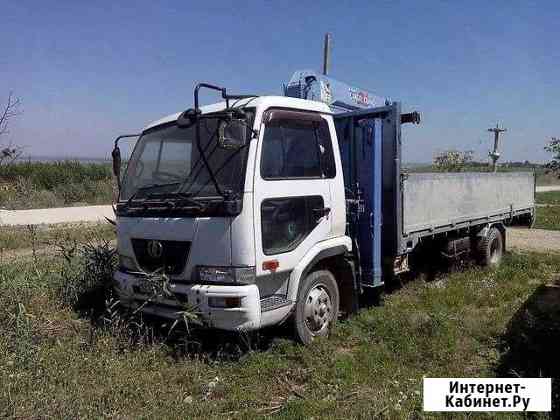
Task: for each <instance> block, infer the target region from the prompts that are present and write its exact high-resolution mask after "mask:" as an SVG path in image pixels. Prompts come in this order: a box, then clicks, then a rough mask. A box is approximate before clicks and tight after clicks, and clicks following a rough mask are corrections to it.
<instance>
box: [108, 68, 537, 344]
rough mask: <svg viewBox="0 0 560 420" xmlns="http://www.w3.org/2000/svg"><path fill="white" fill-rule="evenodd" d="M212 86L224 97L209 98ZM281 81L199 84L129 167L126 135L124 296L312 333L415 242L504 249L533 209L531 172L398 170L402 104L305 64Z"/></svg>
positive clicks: (143, 304)
mask: <svg viewBox="0 0 560 420" xmlns="http://www.w3.org/2000/svg"><path fill="white" fill-rule="evenodd" d="M201 89H210V90H213V91H217V92H218V93H220V94H221V96H222V98H223V99H224V102H221V103H217V104H213V105H209V106H203V107H200V106H199V91H200V90H201ZM284 93H285V96H253V95H230V94H228V93H227V91H226V89H224V88H221V87H217V86H213V85H208V84H199V85H198V86H197V87H196V88H195V93H194V108H192V109H189V110H187V111H185V112H181V113H178V114H174V115H170V116H167V117H165V118H162V119H160V120H158V121H156V122H154V123H152V124H150V125H148V126H147V127H146V128H145V129H144V130H143V131H142V133H141V134H140V135H139V139H138V140H137V142H136V146H135V148H134V151H133V153H132V155H131V157H130V160H129V162H128V165H127V168H126V171H125V173H124V176H123V177H122V181H121V176H120V167H121V159H120V150H119V148H118V140H119V139H120V138H122V136H121V137H119V138H118V139H117V141H116V142H115V149H114V151H113V158H114V170H115V175H116V176H117V178H118V179H119V186H120V195H119V199H118V202H117V203H116V216H117V218H116V224H117V233H118V254H119V268H118V270H117V271H116V273H115V274H114V280H115V284H116V290H117V291H118V293H119V295H120V297H121V300H122V303H123V304H125V305H128V306H131V307H133V308H138V309H140V310H141V311H142V312H145V313H149V314H154V315H157V316H161V317H166V318H172V319H176V318H177V317H178V316H179V315H178V314H180V311H181V308H182V307H184V305H189V306H190V307H191V308H196V310H197V311H198V312H199V314H200V318H201V320H202V321H203V322H204V324H205V325H206V326H207V327H209V328H216V329H222V330H232V331H241V330H245V331H250V330H256V329H259V328H263V327H266V326H272V325H276V324H280V323H283V322H285V321H287V320H290V321H291V322H293V325H294V330H295V334H296V336H297V338H299V340H301V341H302V342H303V343H310V342H311V341H312V340H313V338H314V337H316V336H322V335H326V334H328V331H329V329H330V327H331V326H332V325H333V323H334V322H335V321H336V319H337V317H338V316H339V313H340V312H345V313H352V312H354V311H356V310H357V308H358V298H359V296H360V294H361V293H363V292H364V290H366V289H367V288H371V289H373V290H380V287H381V286H383V284H384V281H386V280H387V279H388V278H390V277H391V276H394V275H395V274H399V273H402V272H405V271H407V270H408V256H409V254H411V253H412V252H413V251H414V250H415V249H417V248H418V247H419V246H424V247H426V246H428V247H432V248H434V249H437V250H438V251H439V252H441V253H443V254H444V255H446V256H449V257H454V256H457V255H460V254H462V253H465V252H470V251H474V253H475V255H476V256H477V258H479V260H480V261H481V262H482V263H485V264H498V263H499V261H500V258H501V255H502V253H503V251H504V249H505V225H506V222H510V221H516V220H518V221H524V222H527V223H530V222H531V220H532V218H533V215H534V177H533V174H531V173H529V174H497V175H495V174H489V173H485V174H427V175H426V174H419V175H414V174H404V173H401V172H402V171H401V162H400V160H401V154H400V145H401V129H400V127H401V124H403V123H410V122H419V115H418V114H417V113H409V114H401V111H400V104H399V103H397V102H390V101H388V100H385V99H383V98H379V97H376V96H374V95H372V94H370V93H368V92H365V91H362V90H359V89H355V88H352V87H348V86H347V85H345V84H343V83H340V82H337V81H335V80H333V79H331V78H327V77H326V76H321V75H318V74H314V73H313V72H309V71H304V72H298V73H296V74H295V75H294V77H293V78H292V80H291V81H290V83H289V84H288V85H287V86H286V88H285V92H284ZM153 273H161V274H163V275H165V277H166V278H167V279H168V287H167V288H168V294H167V295H158V296H155V297H154V296H153V295H151V294H150V290H151V289H150V287H149V286H146V279H147V278H151V277H150V276H153Z"/></svg>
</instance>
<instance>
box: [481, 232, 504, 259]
mask: <svg viewBox="0 0 560 420" xmlns="http://www.w3.org/2000/svg"><path fill="white" fill-rule="evenodd" d="M503 254H504V238H503V236H502V232H500V231H499V230H498V229H496V228H495V227H492V228H490V231H489V232H488V234H487V235H486V236H485V237H484V238H481V239H480V240H479V241H478V260H479V263H480V265H482V266H484V267H497V266H499V265H500V262H501V261H502V256H503Z"/></svg>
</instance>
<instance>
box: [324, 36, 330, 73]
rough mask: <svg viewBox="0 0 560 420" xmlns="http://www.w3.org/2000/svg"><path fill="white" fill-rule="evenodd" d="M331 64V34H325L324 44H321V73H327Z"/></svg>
mask: <svg viewBox="0 0 560 420" xmlns="http://www.w3.org/2000/svg"><path fill="white" fill-rule="evenodd" d="M330 64H331V34H330V33H328V32H327V33H326V34H325V44H324V46H323V74H324V75H325V76H326V75H328V74H329V67H330Z"/></svg>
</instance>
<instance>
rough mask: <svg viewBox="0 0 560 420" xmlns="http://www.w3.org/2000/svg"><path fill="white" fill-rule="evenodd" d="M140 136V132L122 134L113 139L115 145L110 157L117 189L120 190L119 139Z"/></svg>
mask: <svg viewBox="0 0 560 420" xmlns="http://www.w3.org/2000/svg"><path fill="white" fill-rule="evenodd" d="M131 137H140V134H123V135H121V136H118V137H117V138H116V139H115V145H114V147H113V151H112V152H111V157H112V158H113V175H115V178H117V187H118V189H119V191H120V190H121V176H120V175H121V149H120V148H119V140H121V139H126V138H131Z"/></svg>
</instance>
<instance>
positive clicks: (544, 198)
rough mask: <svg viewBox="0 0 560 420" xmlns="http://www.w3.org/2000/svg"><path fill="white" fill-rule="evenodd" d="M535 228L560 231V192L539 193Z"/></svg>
mask: <svg viewBox="0 0 560 420" xmlns="http://www.w3.org/2000/svg"><path fill="white" fill-rule="evenodd" d="M536 201H537V204H538V207H537V219H536V223H535V228H538V229H550V230H560V191H551V192H544V193H537V197H536Z"/></svg>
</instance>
